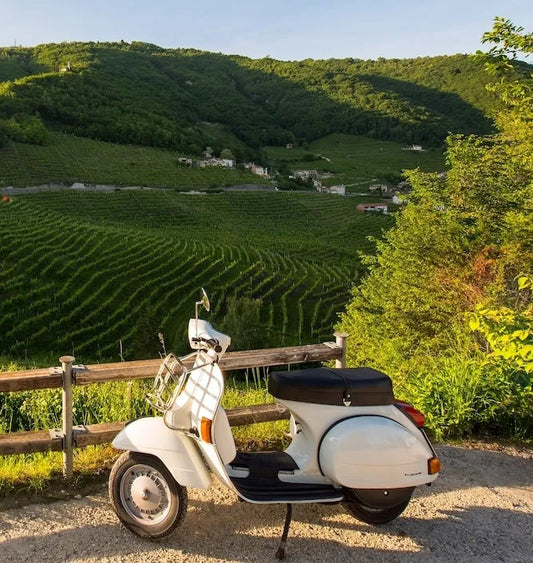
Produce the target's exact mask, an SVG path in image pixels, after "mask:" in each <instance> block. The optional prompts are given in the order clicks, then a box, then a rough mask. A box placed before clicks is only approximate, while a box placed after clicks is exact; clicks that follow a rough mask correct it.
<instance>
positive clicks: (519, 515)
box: [0, 446, 533, 563]
mask: <svg viewBox="0 0 533 563" xmlns="http://www.w3.org/2000/svg"><path fill="white" fill-rule="evenodd" d="M438 453H439V455H440V456H442V459H443V462H444V466H445V471H444V472H443V474H442V475H441V477H440V478H439V479H438V480H437V482H436V483H435V485H434V486H433V487H431V488H426V487H420V489H419V491H418V492H417V493H416V494H415V498H414V499H413V501H412V503H411V504H410V506H409V507H408V508H407V509H406V511H405V513H404V515H402V516H401V517H399V518H398V519H396V520H395V521H393V522H391V523H389V524H387V525H384V526H379V527H374V526H369V525H367V524H364V523H362V522H358V521H357V520H355V519H353V518H352V517H351V516H349V515H348V514H347V513H346V512H345V510H344V508H343V507H342V506H341V505H296V506H295V507H294V517H293V525H292V527H291V532H290V534H289V541H288V546H287V561H288V562H292V561H302V562H303V561H305V562H307V561H335V562H336V563H338V562H343V561H383V560H394V561H400V562H402V561H450V560H456V561H466V560H468V561H472V560H483V561H495V560H504V561H528V560H530V556H531V546H530V543H529V542H530V538H531V522H532V511H533V502H531V498H532V496H531V495H532V488H531V487H532V475H533V460H532V459H527V458H525V457H517V456H512V455H509V454H506V453H502V452H494V451H483V450H469V449H466V448H457V447H454V446H440V447H439V448H438ZM499 487H509V488H510V489H506V490H507V492H508V491H509V490H511V491H512V496H511V497H509V495H507V494H505V495H503V496H502V494H501V492H500V491H498V488H499ZM480 488H481V491H479V489H480ZM521 489H522V490H521ZM219 490H220V487H219ZM474 490H477V496H474V494H473V491H474ZM195 494H197V493H191V496H192V497H193V498H191V499H190V501H189V511H188V514H187V517H186V518H185V521H184V523H183V525H182V526H181V527H180V528H178V529H177V530H176V531H175V532H174V533H173V534H172V535H171V536H170V537H168V538H167V539H165V540H163V541H160V542H150V541H147V540H141V539H140V538H137V537H136V536H134V535H133V534H131V533H130V532H128V531H127V530H125V529H124V528H123V527H122V526H121V525H120V524H119V522H118V520H117V519H116V516H115V515H114V513H113V512H112V509H111V506H110V505H109V504H108V502H107V499H106V498H105V497H104V496H94V497H89V498H85V499H82V500H80V501H72V502H68V503H67V502H61V503H57V504H55V505H48V506H47V507H46V512H44V513H43V512H42V510H43V507H41V506H30V507H26V508H25V509H24V510H23V511H20V513H19V512H18V511H16V510H10V511H7V512H4V513H0V554H1V555H0V560H2V561H10V562H18V561H28V560H31V559H32V558H36V559H38V560H42V561H48V560H50V561H52V560H53V561H58V560H61V561H67V562H68V561H74V560H77V561H79V560H84V559H94V560H96V561H99V560H102V559H106V558H114V559H113V560H120V561H124V562H127V561H136V562H140V561H143V562H144V561H160V562H161V561H181V560H189V559H191V560H194V561H204V560H206V559H210V558H212V559H217V560H231V561H254V562H256V561H275V558H274V554H275V552H276V549H277V547H278V542H279V536H280V535H281V530H282V527H283V520H284V514H285V508H284V506H279V505H274V506H272V505H270V506H264V505H253V504H247V503H240V502H237V501H235V502H233V503H232V504H226V501H224V502H223V503H220V502H219V503H214V502H209V501H208V500H207V499H206V497H207V495H205V493H202V495H203V497H202V499H198V498H195V497H194V495H195ZM528 495H529V496H528ZM207 498H208V497H207ZM226 498H227V497H226ZM204 499H206V500H204ZM528 499H530V500H528ZM43 514H45V516H43ZM93 515H96V516H93ZM18 518H23V519H24V520H25V521H26V522H25V525H26V526H30V523H31V524H32V525H34V526H35V530H36V532H35V534H36V535H30V533H28V535H25V536H24V537H18V538H15V539H8V536H9V531H10V528H11V527H12V525H13V523H14V521H17V520H18ZM43 518H46V522H43ZM40 522H41V523H42V525H41V526H40V524H39V523H40ZM69 522H73V524H72V527H70V528H67V529H64V530H63V529H61V530H58V531H46V530H47V528H48V526H49V527H50V528H51V529H53V528H60V527H63V526H68V525H69ZM48 529H49V528H48ZM39 533H41V534H42V535H38V534H39Z"/></svg>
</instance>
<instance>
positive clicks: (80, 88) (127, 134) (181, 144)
mask: <svg viewBox="0 0 533 563" xmlns="http://www.w3.org/2000/svg"><path fill="white" fill-rule="evenodd" d="M523 66H524V68H527V65H523ZM522 70H523V69H522ZM520 71H521V69H520V67H518V66H517V72H520ZM491 80H493V79H492V78H491V77H490V76H488V75H487V74H486V73H485V72H484V70H483V64H482V63H481V62H478V61H476V60H474V59H473V58H471V57H468V56H466V55H455V56H441V57H426V58H418V59H406V60H399V59H392V60H385V59H378V60H368V61H364V60H358V59H342V60H337V59H329V60H319V61H315V60H311V59H307V60H304V61H296V62H281V61H277V60H273V59H270V58H268V57H267V58H263V59H259V60H252V59H249V58H246V57H240V56H227V55H221V54H214V53H208V52H202V51H197V50H191V49H188V50H185V49H162V48H160V47H157V46H155V45H151V44H145V43H136V42H133V43H124V42H119V43H93V42H91V43H59V44H46V45H39V46H37V47H34V48H20V47H19V48H4V49H0V142H3V143H4V144H5V143H6V142H7V141H8V139H12V140H17V141H26V142H32V143H45V142H46V139H47V131H48V130H56V131H63V132H67V133H73V134H75V135H78V136H85V137H91V138H95V139H100V140H106V141H114V142H119V143H127V144H137V145H151V146H160V147H165V148H172V149H174V150H179V151H182V152H184V153H189V154H199V153H201V151H202V150H204V149H205V147H206V145H209V146H211V147H212V148H213V149H214V150H215V151H217V150H218V151H220V150H222V148H224V147H229V148H230V149H231V150H232V151H233V152H234V154H235V155H236V156H237V158H238V159H240V160H245V159H249V158H259V157H260V155H259V154H258V152H257V150H258V149H259V148H260V147H261V146H264V145H283V144H285V143H289V142H293V143H294V142H296V143H305V142H307V141H310V140H314V139H317V138H319V137H322V136H324V135H327V134H329V133H332V132H343V133H352V134H358V135H368V136H371V137H372V136H373V137H377V138H380V139H384V140H394V141H399V142H402V143H409V144H410V143H417V144H423V145H425V146H441V145H442V144H443V141H444V139H445V137H446V135H447V134H448V133H449V132H455V133H476V134H485V133H488V132H490V131H491V130H492V127H493V122H492V116H493V115H495V113H496V112H497V110H498V109H499V107H500V102H499V100H498V98H497V96H495V95H494V93H491V92H488V91H487V90H486V88H485V85H486V84H487V83H488V82H490V81H491ZM213 125H216V127H213Z"/></svg>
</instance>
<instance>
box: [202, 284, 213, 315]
mask: <svg viewBox="0 0 533 563" xmlns="http://www.w3.org/2000/svg"><path fill="white" fill-rule="evenodd" d="M201 292H202V297H201V299H200V303H201V305H202V307H203V308H204V309H205V310H206V311H207V312H209V311H210V310H211V303H209V297H207V293H206V291H205V289H204V288H203V287H202V289H201Z"/></svg>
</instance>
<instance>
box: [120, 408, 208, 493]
mask: <svg viewBox="0 0 533 563" xmlns="http://www.w3.org/2000/svg"><path fill="white" fill-rule="evenodd" d="M113 446H114V447H115V448H117V449H118V450H127V451H132V452H142V453H146V454H151V455H153V456H155V457H158V458H159V459H160V460H161V461H162V462H163V463H164V464H165V466H166V467H167V469H168V470H169V471H170V473H171V474H172V476H173V477H174V479H176V481H177V482H178V483H179V484H180V485H183V486H185V487H196V488H200V489H206V488H207V487H209V485H210V484H211V475H210V474H209V471H208V470H207V468H206V466H205V464H204V462H203V460H202V458H201V456H200V454H199V452H198V450H197V449H196V446H195V445H194V443H193V441H192V440H191V439H190V438H188V437H187V436H184V435H182V434H180V433H178V432H176V431H175V430H171V429H170V428H168V426H166V425H165V423H164V422H163V419H162V418H161V417H149V418H140V419H139V420H134V421H133V422H131V423H130V424H128V425H127V426H126V427H125V428H124V429H123V430H122V431H121V432H119V433H118V434H117V435H116V436H115V439H114V440H113Z"/></svg>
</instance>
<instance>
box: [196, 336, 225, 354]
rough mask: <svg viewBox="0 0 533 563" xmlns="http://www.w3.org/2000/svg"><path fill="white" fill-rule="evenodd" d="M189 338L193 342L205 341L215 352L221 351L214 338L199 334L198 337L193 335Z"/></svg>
mask: <svg viewBox="0 0 533 563" xmlns="http://www.w3.org/2000/svg"><path fill="white" fill-rule="evenodd" d="M191 340H192V341H193V342H205V343H206V344H207V345H208V346H209V347H210V348H212V349H213V350H214V351H215V352H216V353H217V354H220V352H222V346H221V345H220V344H219V342H218V340H217V339H216V338H203V337H202V336H199V337H193V338H192V339H191Z"/></svg>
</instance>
